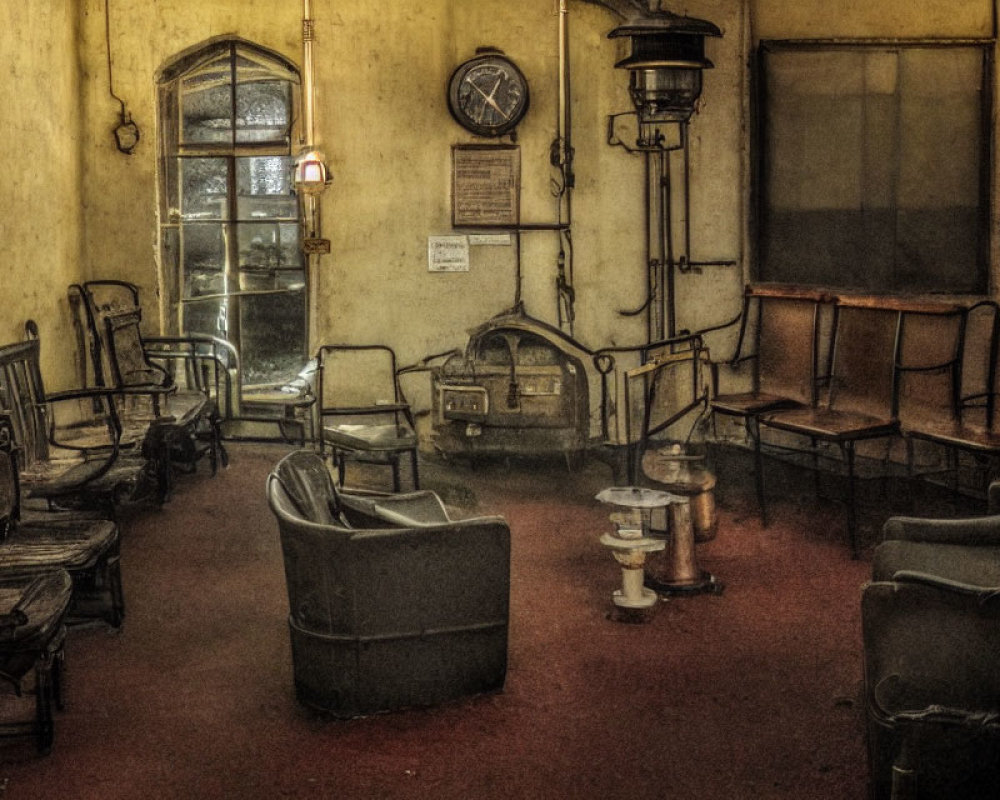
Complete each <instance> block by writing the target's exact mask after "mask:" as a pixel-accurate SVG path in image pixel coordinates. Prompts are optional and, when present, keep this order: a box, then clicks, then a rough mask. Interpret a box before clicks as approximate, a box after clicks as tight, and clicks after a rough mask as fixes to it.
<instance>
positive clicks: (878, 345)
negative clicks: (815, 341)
mask: <svg viewBox="0 0 1000 800" xmlns="http://www.w3.org/2000/svg"><path fill="white" fill-rule="evenodd" d="M902 316H903V310H902V308H901V307H899V306H896V305H894V304H893V303H891V302H886V303H884V304H882V303H878V302H873V301H872V300H870V299H868V298H864V297H858V298H838V299H837V302H836V306H835V322H834V331H833V350H832V359H831V365H830V375H829V378H828V379H827V380H826V381H825V383H826V386H825V388H824V389H823V392H822V398H821V399H820V398H817V400H816V401H814V402H813V403H812V404H810V405H808V406H805V407H801V408H791V409H786V410H783V411H775V412H770V413H766V414H763V415H762V416H761V417H760V424H761V425H762V426H763V427H765V428H770V429H773V430H777V431H782V432H784V433H786V434H794V435H797V436H803V437H807V438H808V439H809V440H810V444H811V448H810V453H811V454H812V456H813V468H814V469H815V470H817V472H818V469H819V465H818V457H819V451H818V449H817V444H818V443H825V444H828V445H831V446H835V447H836V448H837V449H838V450H839V452H840V454H841V461H842V463H843V465H844V468H845V471H846V479H847V498H846V505H847V528H848V534H849V537H850V542H851V551H852V554H853V555H854V556H855V557H857V556H858V554H859V543H858V535H857V508H856V497H855V483H856V477H857V476H856V463H855V450H856V446H857V444H858V443H859V442H862V441H868V440H872V439H883V438H887V437H892V436H895V435H896V434H898V433H899V429H900V428H899V420H898V417H897V408H896V380H897V370H896V363H897V357H898V352H899V340H900V329H901V325H902ZM761 497H762V498H763V497H764V495H763V493H762V494H761Z"/></svg>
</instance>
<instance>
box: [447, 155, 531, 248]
mask: <svg viewBox="0 0 1000 800" xmlns="http://www.w3.org/2000/svg"><path fill="white" fill-rule="evenodd" d="M520 194H521V149H520V148H519V147H517V146H516V145H455V146H453V147H452V150H451V224H452V225H453V226H454V227H456V228H516V227H517V225H518V223H519V221H520Z"/></svg>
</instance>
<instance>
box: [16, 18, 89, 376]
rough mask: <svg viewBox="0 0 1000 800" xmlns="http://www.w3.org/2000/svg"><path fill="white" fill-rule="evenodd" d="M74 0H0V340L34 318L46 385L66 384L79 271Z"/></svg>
mask: <svg viewBox="0 0 1000 800" xmlns="http://www.w3.org/2000/svg"><path fill="white" fill-rule="evenodd" d="M76 23H77V14H76V3H75V2H71V0H64V1H62V2H40V3H31V4H30V5H29V4H27V3H0V30H2V31H3V33H2V35H0V70H2V72H3V79H2V80H0V108H2V109H3V118H2V119H3V121H2V123H0V124H2V131H3V135H2V136H0V165H2V172H3V180H2V181H0V242H2V246H3V262H2V266H0V287H2V289H3V291H2V298H3V308H4V313H3V315H2V317H0V340H2V341H3V342H5V343H6V342H14V341H19V340H20V339H22V338H23V336H24V322H25V320H27V319H34V320H35V321H36V322H37V323H38V326H39V330H40V332H41V337H42V369H43V375H44V378H45V380H46V384H47V385H46V388H47V389H60V388H66V387H68V386H71V385H73V384H74V380H75V370H74V366H73V360H72V357H73V354H74V350H73V345H72V334H71V328H70V316H69V310H68V306H67V301H66V288H67V286H68V285H69V284H70V283H72V282H73V281H75V280H77V279H78V278H79V275H80V271H79V270H80V259H79V253H80V234H81V206H80V200H79V189H80V159H79V147H80V105H79V93H78V74H79V72H78V68H77V61H76V46H75V43H76V40H77V27H76Z"/></svg>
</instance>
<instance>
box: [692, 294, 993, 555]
mask: <svg viewBox="0 0 1000 800" xmlns="http://www.w3.org/2000/svg"><path fill="white" fill-rule="evenodd" d="M998 344H1000V308H998V306H997V304H996V303H994V302H992V301H983V302H979V303H976V304H974V305H971V306H969V305H965V304H962V303H958V302H948V301H939V300H918V299H907V298H892V297H871V296H856V295H836V294H832V293H828V292H823V291H817V290H810V289H803V288H799V287H788V286H774V285H761V286H750V287H748V288H747V290H746V292H745V297H744V308H743V313H742V315H741V317H740V332H739V337H738V344H737V353H736V355H735V357H734V358H733V359H732V360H731V361H730V362H729V366H730V367H732V368H734V369H740V368H745V365H748V366H749V370H750V375H749V384H750V385H749V388H747V389H746V390H744V391H736V392H727V391H724V390H723V389H722V388H721V386H720V377H719V374H720V372H721V371H720V370H716V375H715V380H714V393H713V398H712V401H711V408H712V411H713V412H714V413H715V414H718V415H723V416H730V417H738V418H741V419H742V420H743V421H744V424H745V426H746V431H747V434H748V438H749V439H750V440H751V442H752V444H753V447H754V454H755V483H756V491H757V499H758V503H759V507H760V512H761V517H762V521H763V523H764V524H765V525H766V524H767V522H768V518H767V498H766V492H765V487H764V462H763V454H764V449H765V444H766V445H767V446H768V449H769V450H772V451H774V452H778V451H779V450H780V447H781V445H782V443H785V442H787V441H788V440H789V439H792V440H794V439H796V438H798V439H805V440H808V442H809V447H807V448H805V450H806V452H808V453H809V454H811V456H812V459H813V464H812V466H813V467H814V468H816V469H817V470H818V468H819V461H818V460H819V457H820V451H821V449H822V447H821V446H822V445H826V446H827V448H828V449H829V448H833V449H834V450H835V451H839V456H840V461H841V463H842V465H843V468H844V471H845V472H846V477H847V498H846V507H847V527H848V533H849V536H850V541H851V547H852V551H853V552H854V554H855V555H857V554H858V551H859V542H858V536H857V527H858V521H857V511H856V505H857V504H856V496H855V486H856V480H857V464H856V460H857V458H856V456H857V448H858V446H859V445H860V443H862V442H868V441H873V440H881V441H882V442H883V444H884V445H885V450H884V456H883V458H884V460H890V458H891V446H892V443H893V441H895V440H897V439H898V438H900V437H901V438H902V439H903V440H904V441H905V442H906V456H905V462H906V466H907V468H908V470H909V471H910V472H911V473H913V472H915V471H916V470H917V469H918V466H917V464H916V459H915V446H914V445H915V443H916V442H918V441H923V442H929V443H932V444H934V445H937V446H940V447H941V448H943V449H944V451H945V453H946V455H947V461H948V466H950V467H952V469H953V474H954V475H957V466H958V465H957V456H956V453H957V452H958V451H962V450H965V451H968V452H972V453H974V454H976V455H978V456H981V457H992V456H996V455H1000V436H998V431H1000V415H998V414H997V413H996V408H995V406H996V403H995V398H996V395H997V392H998V389H1000V369H998V364H997V352H998ZM765 439H766V441H765ZM790 447H792V448H793V449H796V448H795V446H794V445H790Z"/></svg>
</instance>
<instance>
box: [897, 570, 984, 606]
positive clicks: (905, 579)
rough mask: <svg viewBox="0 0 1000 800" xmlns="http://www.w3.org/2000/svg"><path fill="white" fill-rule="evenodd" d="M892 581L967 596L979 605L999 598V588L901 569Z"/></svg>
mask: <svg viewBox="0 0 1000 800" xmlns="http://www.w3.org/2000/svg"><path fill="white" fill-rule="evenodd" d="M892 579H893V580H894V581H895V582H897V583H919V584H922V585H923V586H930V587H931V588H933V589H940V590H942V591H945V592H954V593H956V594H964V595H969V596H971V597H975V598H976V599H977V600H978V601H979V602H980V604H985V603H988V602H990V601H991V600H995V599H996V598H997V597H1000V586H980V585H978V584H974V583H966V582H963V581H955V580H951V579H950V578H942V577H941V576H940V575H931V574H930V573H927V572H917V571H915V570H908V569H901V570H899V571H898V572H896V573H894V574H893V576H892Z"/></svg>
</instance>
